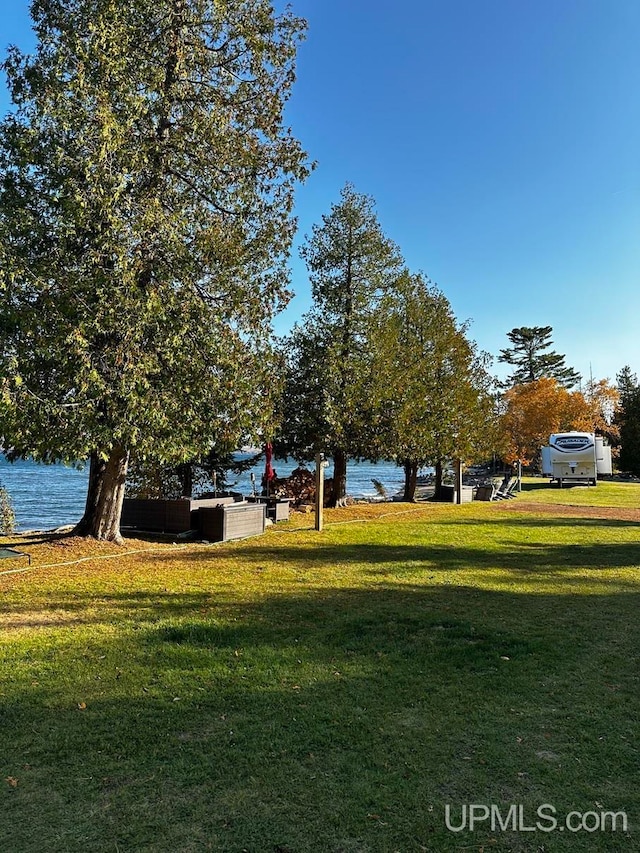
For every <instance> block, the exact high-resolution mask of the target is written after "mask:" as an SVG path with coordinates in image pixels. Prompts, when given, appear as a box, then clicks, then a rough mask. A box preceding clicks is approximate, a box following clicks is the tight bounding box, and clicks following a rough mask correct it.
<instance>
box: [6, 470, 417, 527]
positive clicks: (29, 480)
mask: <svg viewBox="0 0 640 853" xmlns="http://www.w3.org/2000/svg"><path fill="white" fill-rule="evenodd" d="M274 467H275V469H276V471H277V472H278V476H280V477H282V476H286V475H287V474H289V473H291V471H292V470H293V469H294V468H295V467H297V463H295V462H293V461H290V462H288V463H287V462H282V461H281V460H277V459H276V460H274ZM310 467H311V466H310ZM88 471H89V467H88V465H87V466H86V467H85V468H84V469H81V470H78V469H75V468H68V467H66V466H64V465H41V464H39V463H37V462H31V461H28V460H24V461H23V460H21V461H18V462H14V463H9V462H7V460H6V458H5V457H4V456H3V455H2V454H0V485H2V486H4V488H5V489H6V490H7V492H8V493H9V495H10V497H11V501H12V503H13V508H14V510H15V513H16V527H17V530H18V531H24V530H52V529H53V528H55V527H61V526H62V525H64V524H75V522H77V521H79V520H80V518H81V517H82V513H83V511H84V503H85V499H86V495H87V478H88ZM252 471H253V472H254V473H255V475H256V481H257V484H258V485H259V483H260V478H261V476H262V474H263V472H264V460H262V461H261V462H259V463H258V464H257V465H256V466H255V467H254V468H253V469H252ZM250 473H251V471H247V472H246V473H244V474H242V475H241V476H237V477H236V478H235V483H234V475H233V474H231V475H230V477H229V481H230V483H233V484H234V485H233V486H232V488H233V489H234V490H236V491H241V492H243V493H244V494H251V480H250V476H249V475H250ZM326 474H327V476H328V477H331V476H332V474H333V469H332V468H331V467H329V468H327V472H326ZM372 478H375V479H376V480H379V481H380V482H381V483H382V484H383V485H384V487H385V488H386V489H387V491H388V492H389V494H393V493H395V492H397V491H399V490H400V489H401V488H402V485H403V471H402V469H401V468H398V467H397V466H395V465H394V464H393V463H391V462H379V463H377V464H373V463H371V462H352V463H350V464H349V466H348V470H347V492H348V493H349V494H350V495H353V496H354V497H372V496H374V495H375V494H376V490H375V488H374V486H373V483H372V482H371V480H372Z"/></svg>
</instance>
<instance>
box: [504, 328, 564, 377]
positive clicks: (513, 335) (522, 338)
mask: <svg viewBox="0 0 640 853" xmlns="http://www.w3.org/2000/svg"><path fill="white" fill-rule="evenodd" d="M552 331H553V329H552V327H551V326H533V327H529V326H521V327H520V328H516V329H512V330H511V331H510V332H507V337H508V338H509V340H510V341H511V343H512V344H513V346H512V347H508V348H507V349H503V350H500V356H499V357H498V361H501V362H504V363H506V364H510V365H511V366H512V367H515V368H516V369H515V370H514V372H513V373H512V374H511V376H509V377H508V378H507V379H506V380H505V382H504V386H505V387H507V388H508V387H511V386H512V385H519V384H521V383H524V382H535V381H536V380H537V379H542V378H543V377H547V378H550V379H556V380H557V381H558V382H559V383H560V384H561V385H563V386H564V387H565V388H572V387H573V386H574V385H576V384H577V383H578V382H579V381H580V374H579V373H578V372H577V371H575V370H573V369H572V368H571V367H567V366H566V365H565V363H564V360H565V356H564V355H560V354H559V353H557V352H544V350H546V349H548V348H549V347H550V346H551V344H552V343H553V341H552V340H551V332H552Z"/></svg>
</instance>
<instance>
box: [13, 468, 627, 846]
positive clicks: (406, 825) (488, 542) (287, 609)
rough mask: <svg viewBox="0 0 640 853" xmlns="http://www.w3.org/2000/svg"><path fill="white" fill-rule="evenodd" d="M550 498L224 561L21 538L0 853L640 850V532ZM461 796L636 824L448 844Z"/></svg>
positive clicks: (300, 528) (376, 515) (215, 549)
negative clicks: (532, 507) (29, 561)
mask: <svg viewBox="0 0 640 853" xmlns="http://www.w3.org/2000/svg"><path fill="white" fill-rule="evenodd" d="M541 485H542V483H541V482H538V486H541ZM558 494H559V490H552V489H549V488H546V489H543V488H540V487H539V488H531V489H530V490H528V491H527V492H526V493H523V494H522V495H521V497H520V498H518V499H517V500H515V501H510V502H508V503H507V502H504V503H497V504H470V505H465V506H462V507H456V506H448V505H430V504H426V505H419V506H417V507H409V506H407V505H402V504H386V505H377V506H370V507H369V506H366V507H354V508H347V509H344V510H335V511H333V512H330V513H328V514H327V518H328V521H329V524H328V525H327V527H326V529H325V531H324V532H323V533H322V534H318V533H316V532H315V531H312V530H309V529H306V528H307V527H308V525H309V523H310V521H309V517H305V516H297V517H296V519H295V520H294V521H292V522H291V523H289V524H285V525H279V526H277V527H274V528H271V529H269V530H268V532H267V534H266V535H265V536H264V537H261V538H256V539H252V540H247V541H245V542H242V543H235V544H229V545H224V546H206V545H188V546H184V545H175V546H163V545H158V544H153V543H146V542H141V541H129V542H128V543H127V544H126V545H125V546H124V547H122V548H120V549H118V548H115V547H113V546H109V545H104V544H97V543H93V544H91V543H89V542H86V541H84V540H60V541H57V540H49V541H47V540H46V538H44V537H41V538H40V539H38V538H33V539H31V540H28V541H26V542H21V543H20V544H21V545H23V546H24V547H25V548H26V549H27V550H29V551H30V553H31V554H32V558H33V568H32V570H31V571H26V572H21V573H15V574H4V575H2V576H0V590H1V591H2V598H1V600H0V601H1V605H0V623H1V625H2V629H3V630H2V640H1V645H0V658H1V664H2V666H1V667H0V673H1V683H0V694H1V695H0V701H1V705H0V708H1V714H2V719H1V728H0V761H1V762H2V773H1V778H0V783H1V785H2V815H3V820H2V821H1V822H0V851H2V853H4V851H7V853H23V851H24V853H26V851H34V853H36V851H37V853H41V851H44V852H45V853H49V852H50V851H51V853H57V852H58V851H60V853H62V851H65V853H66V851H83V853H84V852H85V851H113V853H116V852H118V853H132V851H136V853H137V851H187V853H190V851H204V850H214V851H224V852H225V853H226V851H229V853H241V851H250V853H312V851H313V853H324V851H326V853H387V851H388V853H394V851H399V853H411V851H416V852H417V851H430V853H431V851H434V853H439V851H459V850H465V851H491V850H498V851H554V853H555V851H560V853H562V851H574V850H579V851H633V850H638V849H640V789H639V787H638V771H639V769H640V748H639V742H638V738H639V734H640V733H639V731H638V721H639V720H640V702H639V687H640V684H639V677H640V670H639V668H638V648H639V646H640V624H639V620H638V606H639V604H640V514H639V518H638V519H637V520H633V519H629V518H628V517H624V518H623V517H621V518H617V517H616V516H615V512H614V511H611V517H602V518H599V517H592V516H588V517H587V516H585V515H584V514H583V515H580V514H579V513H580V510H579V509H576V510H575V513H574V514H573V515H567V514H559V512H558V509H557V508H556V506H555V505H554V503H553V502H554V501H556V500H557V499H558ZM577 494H580V495H581V496H582V495H584V496H585V497H584V501H583V500H582V497H581V499H580V503H583V502H584V503H593V502H594V499H595V500H597V501H600V502H602V504H601V505H602V506H605V507H606V506H609V507H616V506H618V507H637V506H639V505H640V487H639V486H634V485H622V486H619V485H617V484H609V483H607V484H601V485H599V486H598V487H597V488H596V489H590V490H586V489H585V490H581V491H579V492H578V491H577V490H576V489H571V490H563V493H562V497H563V498H564V500H565V502H571V503H578V501H577V500H574V497H575V495H577ZM569 498H570V501H569ZM587 498H588V500H587ZM533 500H535V501H537V502H540V506H539V507H538V508H537V509H538V511H536V512H531V511H524V503H525V502H527V503H530V502H531V501H533ZM519 503H521V504H522V505H523V510H522V511H519V510H518V504H519ZM623 514H624V513H623ZM626 515H627V516H628V515H629V511H628V510H627V512H626ZM5 541H12V542H18V540H16V539H13V540H5ZM22 568H26V567H25V566H24V564H23V563H20V561H15V563H11V562H10V561H8V560H4V561H2V563H0V571H7V570H14V569H22ZM447 804H449V805H450V806H451V816H452V820H455V821H456V822H458V823H459V822H460V819H461V808H462V805H463V804H486V805H490V804H496V805H497V806H498V807H500V808H501V809H502V810H503V814H504V815H505V816H506V815H507V810H508V807H509V805H510V804H517V805H522V806H523V815H524V822H525V824H526V825H531V824H534V823H535V822H536V814H535V812H536V809H537V808H538V807H539V806H542V805H543V804H549V805H552V806H554V807H555V808H556V810H557V815H558V819H559V820H560V822H562V821H563V818H564V815H565V814H566V813H567V812H569V811H571V810H576V811H579V812H589V811H590V812H596V813H599V812H600V811H601V810H610V811H625V812H626V814H627V816H628V831H627V832H626V833H625V832H622V831H621V830H620V829H619V830H618V831H616V832H611V831H604V832H602V831H595V832H584V831H583V832H577V833H572V832H569V831H564V832H561V831H559V830H557V831H555V832H551V833H547V832H542V831H537V832H513V831H511V830H505V831H503V830H501V829H500V828H499V827H497V828H495V831H491V827H490V826H489V825H488V824H489V822H488V821H487V822H485V823H484V824H482V825H479V826H478V827H476V829H475V831H473V832H470V831H468V829H467V830H465V831H461V832H458V833H453V832H451V831H449V830H448V829H447V828H446V826H445V807H446V805H447ZM545 825H548V824H545Z"/></svg>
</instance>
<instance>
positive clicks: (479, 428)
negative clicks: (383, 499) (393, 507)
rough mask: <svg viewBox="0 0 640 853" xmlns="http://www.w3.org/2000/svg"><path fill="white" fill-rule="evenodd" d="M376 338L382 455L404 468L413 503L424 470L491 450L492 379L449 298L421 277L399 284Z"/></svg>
mask: <svg viewBox="0 0 640 853" xmlns="http://www.w3.org/2000/svg"><path fill="white" fill-rule="evenodd" d="M372 337H373V342H374V345H373V347H372V352H373V358H374V373H375V375H376V376H377V377H378V380H379V381H378V383H377V385H376V388H377V389H378V391H379V392H380V397H379V398H378V399H376V400H375V401H374V402H375V405H374V406H373V409H374V414H373V417H374V422H375V425H376V441H377V442H378V452H379V455H381V456H384V457H386V458H391V459H395V460H396V462H397V463H398V465H401V466H402V467H403V468H404V472H405V487H404V500H406V501H412V500H414V497H415V490H416V478H417V473H418V469H419V468H421V467H423V466H425V465H435V466H436V467H437V469H438V470H440V471H441V470H442V464H443V462H444V461H445V460H447V459H459V458H461V459H464V460H469V459H471V458H474V457H475V458H477V457H478V456H481V455H482V454H483V453H487V452H490V450H491V449H492V448H491V442H492V438H493V425H494V421H495V418H494V399H493V397H492V395H491V386H492V380H491V378H490V377H489V374H488V373H487V370H486V359H485V357H484V356H482V355H480V354H478V353H477V352H476V348H475V345H474V344H473V342H471V341H469V340H468V338H467V336H466V329H465V328H464V327H461V326H459V324H458V323H457V321H456V319H455V316H454V314H453V311H452V309H451V305H450V304H449V302H448V300H447V299H446V297H445V296H444V294H443V293H442V292H441V291H440V290H438V289H437V288H436V287H434V286H433V285H432V284H431V282H430V281H429V280H428V279H427V278H425V276H423V275H422V274H418V275H412V274H410V273H409V272H405V273H404V274H403V275H402V276H400V277H399V278H398V280H397V281H396V283H395V285H394V287H393V288H392V289H391V290H390V291H389V292H388V293H387V294H386V295H385V297H384V298H383V300H382V302H381V305H380V310H379V311H378V312H377V313H376V315H375V318H374V331H373V335H372Z"/></svg>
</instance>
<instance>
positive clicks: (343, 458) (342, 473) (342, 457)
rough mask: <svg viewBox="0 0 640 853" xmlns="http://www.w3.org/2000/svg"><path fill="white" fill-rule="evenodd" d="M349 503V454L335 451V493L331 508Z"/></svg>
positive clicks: (339, 450)
mask: <svg viewBox="0 0 640 853" xmlns="http://www.w3.org/2000/svg"><path fill="white" fill-rule="evenodd" d="M346 503H347V454H346V453H345V452H344V450H342V449H338V450H334V451H333V491H332V494H331V499H330V501H329V506H331V507H335V506H345V505H346Z"/></svg>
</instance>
